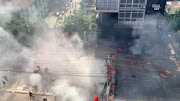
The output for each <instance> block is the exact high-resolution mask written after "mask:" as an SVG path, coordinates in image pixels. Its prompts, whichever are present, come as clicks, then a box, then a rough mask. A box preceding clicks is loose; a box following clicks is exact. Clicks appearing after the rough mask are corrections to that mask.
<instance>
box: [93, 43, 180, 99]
mask: <svg viewBox="0 0 180 101" xmlns="http://www.w3.org/2000/svg"><path fill="white" fill-rule="evenodd" d="M120 40H121V39H120ZM160 40H161V39H160ZM119 46H120V45H119V44H118V42H112V41H110V40H109V41H107V40H102V44H101V45H98V47H97V48H96V49H95V53H96V55H95V56H96V57H98V58H101V59H106V58H107V53H108V52H110V53H117V49H118V47H119ZM164 54H165V51H164V53H163V52H162V53H161V54H159V55H158V56H153V55H152V56H147V55H142V56H134V55H132V54H120V53H117V67H118V70H117V82H116V92H115V97H116V98H127V99H135V100H146V101H179V99H180V98H179V96H178V94H180V91H179V89H177V88H176V86H174V85H178V82H176V78H179V77H178V72H177V71H176V70H177V66H176V64H175V62H174V61H172V60H171V59H170V56H166V55H164ZM165 70H169V71H171V72H172V73H174V74H177V77H176V78H171V77H168V78H163V77H161V76H160V75H159V73H160V72H162V71H165Z"/></svg>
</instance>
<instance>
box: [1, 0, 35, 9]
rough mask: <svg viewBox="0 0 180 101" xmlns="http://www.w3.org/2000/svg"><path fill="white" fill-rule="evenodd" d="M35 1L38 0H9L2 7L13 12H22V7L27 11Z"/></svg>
mask: <svg viewBox="0 0 180 101" xmlns="http://www.w3.org/2000/svg"><path fill="white" fill-rule="evenodd" d="M35 1H36V0H9V1H5V2H4V3H2V7H3V6H4V7H6V8H8V10H11V11H17V10H21V7H22V9H24V10H25V9H26V8H27V7H29V6H30V5H31V4H32V3H33V2H35Z"/></svg>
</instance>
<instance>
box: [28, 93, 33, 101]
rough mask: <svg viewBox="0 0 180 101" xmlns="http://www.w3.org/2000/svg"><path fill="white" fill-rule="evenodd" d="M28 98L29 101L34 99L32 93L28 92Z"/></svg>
mask: <svg viewBox="0 0 180 101" xmlns="http://www.w3.org/2000/svg"><path fill="white" fill-rule="evenodd" d="M29 97H30V101H31V100H33V99H34V97H33V93H31V92H30V91H29Z"/></svg>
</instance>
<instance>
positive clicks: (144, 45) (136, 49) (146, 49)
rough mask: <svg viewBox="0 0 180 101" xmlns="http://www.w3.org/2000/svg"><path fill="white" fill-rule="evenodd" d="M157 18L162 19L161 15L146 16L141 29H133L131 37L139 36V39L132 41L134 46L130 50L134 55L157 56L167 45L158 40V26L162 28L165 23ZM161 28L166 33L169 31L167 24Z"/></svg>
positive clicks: (159, 36)
mask: <svg viewBox="0 0 180 101" xmlns="http://www.w3.org/2000/svg"><path fill="white" fill-rule="evenodd" d="M159 18H163V17H162V15H159V14H156V15H147V16H146V17H145V20H144V22H143V23H142V25H141V26H142V29H139V30H136V29H134V32H133V35H139V38H138V39H135V40H134V45H133V46H132V47H131V48H130V50H131V52H132V53H133V54H134V55H141V54H148V55H155V56H158V55H160V53H162V51H163V50H164V49H165V47H166V44H167V43H165V42H164V41H162V40H160V39H161V37H162V35H161V34H160V31H159V29H158V28H159V25H161V26H162V24H163V23H164V24H165V23H166V21H165V20H162V19H160V20H159ZM163 27H164V28H166V30H167V31H168V30H170V27H169V24H167V25H166V26H163ZM167 31H165V32H167ZM167 41H168V40H166V42H167Z"/></svg>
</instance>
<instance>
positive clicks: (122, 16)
mask: <svg viewBox="0 0 180 101" xmlns="http://www.w3.org/2000/svg"><path fill="white" fill-rule="evenodd" d="M165 3H166V0H96V12H98V13H99V14H100V17H101V18H100V19H101V20H105V19H103V18H104V16H103V14H107V15H109V14H114V15H115V16H117V17H116V18H117V23H118V24H121V23H127V24H136V25H137V23H141V21H143V20H144V17H145V15H146V14H154V13H159V12H160V13H162V14H163V12H164V7H165ZM102 22H103V21H102Z"/></svg>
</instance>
